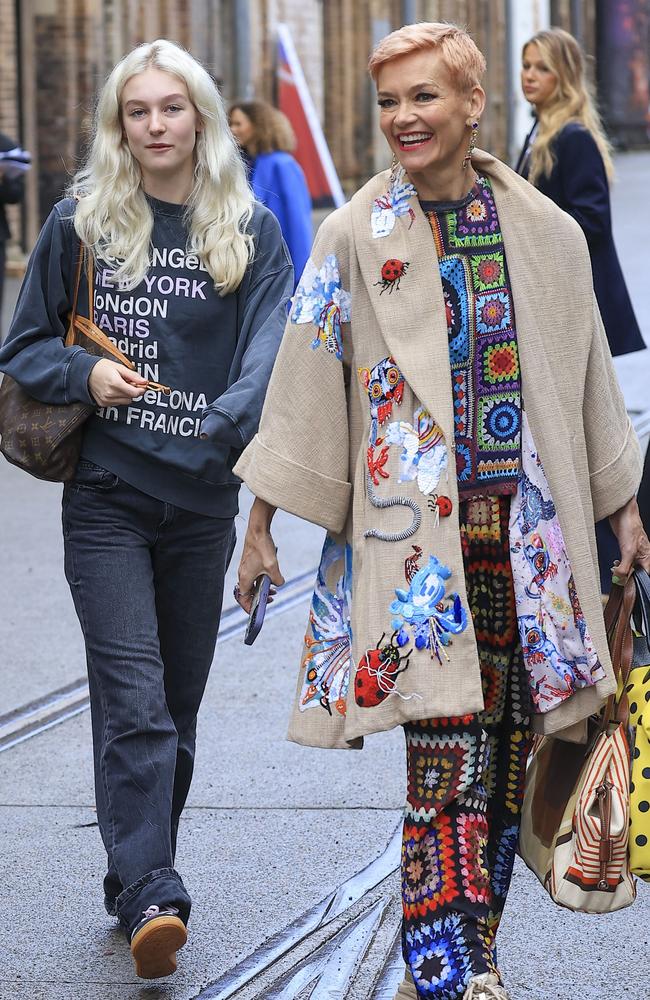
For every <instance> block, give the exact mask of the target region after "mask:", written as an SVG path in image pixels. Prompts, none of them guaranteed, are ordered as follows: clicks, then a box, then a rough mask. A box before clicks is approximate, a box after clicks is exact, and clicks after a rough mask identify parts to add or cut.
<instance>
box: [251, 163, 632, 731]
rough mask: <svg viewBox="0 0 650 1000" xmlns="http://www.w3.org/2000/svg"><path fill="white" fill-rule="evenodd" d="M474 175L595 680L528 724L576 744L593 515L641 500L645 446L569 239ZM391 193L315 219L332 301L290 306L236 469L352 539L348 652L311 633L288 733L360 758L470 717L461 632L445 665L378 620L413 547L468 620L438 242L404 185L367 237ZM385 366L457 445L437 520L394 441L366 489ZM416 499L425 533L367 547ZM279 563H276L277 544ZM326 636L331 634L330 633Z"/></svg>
mask: <svg viewBox="0 0 650 1000" xmlns="http://www.w3.org/2000/svg"><path fill="white" fill-rule="evenodd" d="M473 163H474V166H475V167H476V169H477V170H478V171H479V172H481V173H483V174H486V175H487V176H488V177H489V178H490V181H491V184H492V189H493V193H494V199H495V203H496V207H497V211H498V216H499V221H500V226H501V231H502V234H503V241H504V246H505V252H506V258H507V264H508V270H509V277H510V285H511V291H512V296H513V301H514V313H515V317H516V329H517V337H518V345H519V356H520V363H521V378H522V401H523V405H524V406H525V410H526V415H527V419H528V423H529V425H530V430H531V432H532V436H533V439H534V442H535V445H536V447H537V450H538V452H539V456H540V458H541V460H542V463H543V470H544V472H545V475H546V480H547V483H548V486H549V488H550V492H551V495H552V500H553V503H554V504H555V509H556V511H557V516H558V518H559V523H560V525H561V529H562V534H563V535H564V541H565V545H566V551H567V554H568V559H569V562H570V567H571V570H572V572H573V578H574V580H575V587H576V590H577V594H578V597H579V601H580V604H581V607H582V611H583V613H584V618H585V620H586V622H587V624H588V627H589V630H590V633H591V637H592V639H593V644H594V646H595V648H596V651H597V654H598V657H599V658H600V661H601V663H602V665H603V667H604V669H605V673H606V677H605V679H603V680H600V681H599V682H598V683H597V684H595V685H594V686H591V687H585V688H582V689H580V690H578V691H576V692H575V693H573V694H572V695H571V697H569V698H568V699H567V700H565V701H563V702H562V703H561V704H560V705H559V706H558V707H556V708H554V709H553V710H552V711H549V712H547V713H545V714H541V715H536V716H535V725H536V728H537V729H538V730H540V731H545V732H556V731H559V730H563V731H564V734H565V735H567V736H568V738H570V736H569V734H570V733H571V730H570V729H568V728H567V727H574V729H573V738H579V736H578V732H579V730H580V729H581V728H582V727H581V726H578V727H576V726H575V724H576V723H580V722H581V721H582V720H584V719H586V718H587V717H588V716H589V715H590V714H591V713H592V712H594V711H595V710H596V709H597V708H598V707H599V705H600V704H601V703H602V701H603V700H604V699H605V697H606V696H607V695H609V694H610V693H611V692H612V691H613V690H614V684H613V674H612V669H611V662H610V660H609V655H608V651H607V642H606V638H605V632H604V626H603V618H602V611H601V601H600V594H599V583H598V573H597V562H596V546H595V537H594V528H593V525H594V520H598V519H601V518H603V517H605V516H607V515H609V514H610V513H612V512H613V511H615V510H617V509H618V508H620V507H621V506H622V505H623V504H624V503H625V502H626V501H627V500H629V498H630V497H631V496H632V495H633V494H634V493H635V492H636V490H637V488H638V484H639V481H640V476H641V459H640V453H639V448H638V443H637V440H636V436H635V433H634V430H633V429H632V427H631V424H630V421H629V419H628V417H627V414H626V410H625V405H624V401H623V397H622V394H621V391H620V388H619V386H618V383H617V380H616V376H615V373H614V369H613V366H612V362H611V358H610V354H609V350H608V347H607V341H606V338H605V334H604V331H603V326H602V323H601V320H600V316H599V314H598V309H597V306H596V302H595V298H594V294H593V290H592V277H591V269H590V263H589V254H588V251H587V246H586V243H585V239H584V237H583V234H582V232H581V230H580V229H579V227H578V226H577V224H576V223H575V222H574V221H573V219H571V218H570V217H569V216H568V215H566V214H564V213H563V212H561V211H560V210H559V209H558V208H557V207H556V206H555V205H554V204H553V203H552V202H551V201H550V200H548V199H547V198H546V197H544V196H543V195H541V194H540V193H539V192H538V191H537V190H535V188H533V187H532V186H531V185H530V184H528V183H527V182H526V181H524V180H522V179H521V178H520V177H518V176H517V175H516V174H515V173H514V172H513V171H512V170H510V169H509V168H508V167H506V166H504V164H502V163H501V162H499V161H498V160H496V159H495V158H494V157H492V156H490V155H489V154H487V153H484V152H481V151H478V150H477V151H476V153H475V156H474V158H473ZM388 186H389V174H388V173H387V172H385V173H382V174H379V175H377V176H376V177H374V178H373V179H372V180H371V181H370V182H369V183H368V184H366V185H365V187H363V188H362V189H361V190H360V191H359V192H358V193H357V194H356V195H355V196H354V197H353V198H352V200H351V202H350V203H348V204H347V205H345V206H344V207H342V208H341V209H339V210H338V211H336V212H334V213H333V214H332V215H331V216H329V217H328V218H327V219H326V220H325V222H324V223H323V225H322V226H321V228H320V230H319V232H318V235H317V239H316V241H315V244H314V248H313V251H312V261H313V274H314V275H316V278H315V279H314V281H312V282H311V284H312V286H313V287H314V289H317V287H318V282H319V280H320V281H321V284H322V283H323V281H325V282H326V283H327V281H329V285H328V288H329V289H330V291H331V288H332V287H334V288H335V291H334V293H333V294H331V295H330V301H329V302H326V303H325V307H324V308H321V307H322V306H323V301H322V300H321V301H318V297H317V295H316V292H314V299H313V301H312V300H309V296H307V299H308V300H309V301H307V302H306V306H305V308H303V306H304V305H305V303H302V304H301V302H297V303H296V302H294V308H293V310H292V314H291V317H290V321H289V323H288V325H287V329H286V332H285V335H284V339H283V343H282V346H281V349H280V353H279V355H278V358H277V361H276V364H275V368H274V371H273V375H272V378H271V382H270V386H269V390H268V395H267V397H266V403H265V406H264V411H263V415H262V420H261V425H260V429H259V433H258V434H257V436H256V438H255V439H254V440H253V442H252V443H251V444H250V445H249V446H248V448H247V449H246V451H245V452H244V453H243V455H242V457H241V458H240V460H239V462H238V464H237V465H236V467H235V472H236V473H237V474H238V475H239V476H241V478H242V479H243V480H244V481H245V482H246V484H247V485H248V486H249V488H250V489H251V490H252V492H253V493H254V494H256V495H257V496H259V497H262V498H264V499H265V500H267V501H268V502H269V503H271V504H273V505H275V506H277V507H280V508H282V509H284V510H287V511H290V512H292V513H294V514H297V515H298V516H299V517H303V518H306V519H307V520H310V521H313V522H314V523H316V524H319V525H322V526H324V527H325V528H326V529H328V532H329V533H330V534H331V535H332V536H333V538H334V541H335V542H336V543H339V544H340V545H341V546H343V545H345V542H346V541H347V542H348V543H349V544H350V546H351V552H350V551H349V554H350V555H351V561H352V580H353V583H352V585H351V588H352V595H351V596H352V600H351V623H350V624H351V635H352V642H351V650H350V648H349V645H347V646H346V642H345V640H344V637H342V636H340V635H339V636H337V635H336V634H332V635H330V636H328V637H326V638H325V639H323V638H322V637H323V632H322V630H321V632H320V633H319V634H320V637H321V641H320V643H318V642H316V640H315V639H314V634H313V630H312V632H311V636H312V637H311V640H308V642H307V646H306V647H305V651H304V656H303V663H302V665H301V668H300V675H299V679H298V693H297V698H296V703H295V706H294V710H293V716H292V721H291V725H290V732H289V737H290V738H291V739H293V740H295V741H297V742H300V743H304V744H307V745H314V746H325V747H350V746H360V745H361V738H362V737H363V736H364V735H367V734H370V733H373V732H378V731H381V730H384V729H388V728H392V727H393V726H396V725H398V724H401V723H403V722H405V721H406V720H412V719H419V718H429V717H438V716H450V715H462V714H465V713H469V712H474V711H478V710H480V709H481V708H482V707H483V698H482V692H481V679H480V671H479V664H478V657H477V650H476V641H475V636H474V632H473V628H472V623H471V620H469V621H468V623H467V626H466V627H465V628H464V630H463V631H462V632H460V634H456V635H454V636H453V637H452V642H451V644H449V645H447V646H446V647H445V649H444V652H443V656H442V657H432V654H431V652H430V651H429V650H427V649H416V648H415V647H414V646H412V645H409V648H408V650H399V651H398V650H397V648H396V646H395V644H394V642H393V640H392V639H391V636H392V634H393V631H394V629H393V624H391V619H392V617H393V616H392V615H391V612H390V610H389V608H390V605H391V603H392V602H394V601H395V591H396V588H398V587H401V588H404V587H408V583H406V582H405V563H406V561H407V560H408V558H409V557H410V556H412V554H413V551H414V550H413V545H414V544H417V546H419V548H420V549H421V550H422V553H423V556H422V558H423V559H424V560H425V561H426V560H427V558H429V557H430V556H435V557H436V558H437V559H438V560H439V561H440V563H442V564H444V565H445V566H447V567H448V568H449V569H450V570H451V576H450V578H449V580H448V581H447V582H446V583H447V585H448V586H447V596H449V595H450V594H451V593H452V592H453V593H457V594H458V597H459V599H460V604H461V606H462V607H463V608H466V607H467V596H466V592H465V581H464V575H463V559H462V553H461V545H460V535H459V530H458V493H457V484H456V479H455V474H453V470H454V469H455V462H454V456H453V454H452V451H453V442H454V420H453V400H452V391H451V379H450V366H449V353H448V337H447V324H446V314H445V307H444V301H443V292H442V284H441V279H440V276H439V270H438V266H437V260H436V256H435V246H434V242H433V239H432V234H431V229H430V226H429V223H428V220H427V219H426V217H425V215H424V214H423V212H422V210H421V209H420V206H419V204H418V200H417V197H416V196H415V194H414V192H411V196H410V198H409V200H408V203H407V205H406V206H402V208H401V210H400V212H399V213H394V214H393V216H391V218H390V219H389V223H392V227H391V225H384V224H383V222H381V220H380V225H379V227H378V231H379V232H380V233H381V235H377V236H375V235H373V231H371V213H372V211H373V207H374V208H375V212H377V205H378V202H377V199H380V202H379V205H382V204H388V203H387V202H386V192H387V190H388ZM407 209H408V210H407ZM409 210H410V211H409ZM388 214H389V216H390V212H389V213H388ZM384 221H385V220H384ZM332 255H333V256H332ZM389 260H393V261H397V262H398V263H399V262H403V263H408V268H406V269H403V270H402V269H399V270H401V277H400V281H399V288H397V287H394V288H392V289H385V288H384V287H383V286H382V284H381V275H382V267H383V266H384V265H385V264H386V262H387V261H389ZM310 266H311V265H308V268H309V267H310ZM395 273H396V272H394V270H393V274H392V276H393V277H394V275H395ZM330 279H331V280H330ZM302 284H303V286H305V279H304V278H303V282H302ZM309 285H310V281H309V280H307V282H306V287H309ZM348 293H350V295H348ZM350 296H351V298H350ZM314 305H315V306H316V307H315V308H314V310H313V318H312V319H311V320H310V318H309V309H310V308H311V307H312V306H314ZM307 307H308V308H307ZM339 322H340V323H341V326H340V331H339V329H338V327H337V324H338V323H339ZM339 343H340V344H342V350H340V351H339V347H338V345H339ZM339 353H340V354H342V357H341V358H339V357H338V356H337V354H339ZM382 359H391V360H392V361H393V362H394V363H395V365H396V367H397V368H398V369H399V371H400V372H401V373H402V375H403V377H404V384H403V389H402V398H401V400H397V399H393V401H392V404H391V405H390V406H389V411H390V413H391V419H393V420H395V419H397V420H400V419H404V420H407V421H411V420H413V414H414V411H415V409H416V408H417V407H419V406H423V407H425V408H426V410H428V411H429V413H430V414H431V415H432V416H433V418H434V420H435V422H436V423H437V424H438V425H439V427H440V429H441V430H442V432H443V434H444V441H445V442H446V444H447V446H448V447H449V448H450V452H449V471H450V473H451V474H450V475H449V476H448V481H447V482H445V489H444V493H445V494H446V495H447V496H448V497H449V499H450V500H451V502H452V512H451V515H450V516H448V517H445V518H440V519H438V518H436V517H435V516H434V513H433V512H432V510H430V505H428V504H427V503H426V497H423V496H422V494H421V492H419V490H418V484H417V482H415V481H408V482H400V481H399V479H398V473H399V469H398V465H399V457H400V456H399V448H396V447H391V448H390V454H389V457H388V460H387V463H386V466H385V471H386V472H387V473H388V474H389V480H387V481H385V480H383V479H382V478H380V479H379V481H378V486H377V487H376V488H373V486H372V485H370V486H369V483H368V467H367V451H368V444H369V434H370V435H371V434H372V427H371V408H370V406H369V396H368V391H367V385H366V383H367V381H368V375H367V373H368V372H369V371H371V370H372V369H373V367H374V366H376V365H377V363H378V362H380V361H382ZM364 370H365V371H366V376H365V383H364V376H363V372H364ZM372 492H374V493H375V494H376V496H379V497H380V498H385V497H388V496H395V495H397V494H399V495H401V496H402V497H403V498H404V500H405V502H408V501H411V502H412V503H411V506H405V505H400V506H391V507H389V508H388V507H387V508H385V509H384V508H382V507H381V506H378V505H377V504H376V502H375V503H373V502H372V499H371V496H370V495H369V494H370V493H372ZM413 504H415V505H417V507H418V509H419V511H420V515H421V524H420V525H419V527H417V530H416V531H415V533H413V534H411V535H410V537H408V538H406V539H405V540H403V541H385V540H383V539H381V538H377V537H366V535H365V532H367V531H368V530H369V529H378V530H379V531H380V532H383V533H386V532H389V533H390V532H395V533H399V532H401V531H403V530H404V529H405V528H408V527H409V525H411V526H412V525H413V524H415V521H416V519H415V518H414V516H413ZM279 556H280V560H281V557H282V553H281V552H280V553H279ZM326 571H327V567H325V570H324V572H326ZM348 581H349V578H348V577H346V581H345V582H342V584H341V586H339V588H338V598H339V599H340V600H339V602H338V604H337V605H336V608H338V611H337V610H336V609H334V610H333V609H332V607H329V605H327V604H325V605H323V604H322V602H321V605H320V610H321V612H322V611H325V619H328V613H327V609H328V607H329V610H330V612H331V613H330V614H329V619H328V620H329V622H330V624H331V622H332V621H333V620H334V619H335V618H336V615H337V614H338V615H339V617H340V614H341V611H340V608H341V606H342V605H343V604H345V601H343V600H342V598H343V597H344V596H345V595H344V594H343V593H342V591H344V590H345V589H346V588H347V587H348V585H349V582H348ZM332 586H333V585H332ZM348 596H349V595H348ZM445 606H450V601H447V602H446V604H445ZM321 624H323V623H322V621H321ZM325 626H326V628H327V627H328V621H327V620H326V621H325ZM332 631H333V633H336V632H337V629H336V627H333V630H332ZM338 631H339V632H341V631H342V629H341V628H339V629H338ZM309 634H310V632H309V629H308V635H309ZM324 649H327V651H328V653H329V654H331V657H333V659H331V662H332V663H333V664H334V666H333V668H332V674H331V677H332V678H333V690H332V698H331V703H330V704H328V705H326V706H325V708H326V710H324V708H323V707H322V705H319V704H318V699H316V700H314V699H313V698H312V699H311V700H310V697H309V691H310V690H311V689H310V688H309V686H308V683H307V681H308V678H307V677H306V672H307V671H309V669H310V668H311V667H313V665H314V661H313V655H314V652H316V653H318V652H319V651H320V652H322V651H323V650H324ZM407 653H408V660H407V657H406V654H407ZM444 654H446V657H448V659H447V658H446V657H445V655H444ZM439 659H441V661H442V662H439ZM362 667H363V668H364V671H365V672H364V684H366V682H368V680H369V677H370V675H372V679H373V680H374V681H375V682H378V683H379V687H383V689H384V690H383V694H382V696H381V700H380V701H379V703H377V704H372V705H368V704H366V705H363V704H358V703H357V700H356V699H355V697H354V691H355V675H356V676H360V675H359V673H358V672H359V671H360V670H361V668H362ZM269 670H271V671H272V670H273V664H272V663H271V664H270V665H269ZM346 670H347V671H348V673H347V679H346V676H345V671H346ZM380 675H381V676H380ZM337 678H338V680H337ZM306 692H307V693H306ZM312 693H313V691H312Z"/></svg>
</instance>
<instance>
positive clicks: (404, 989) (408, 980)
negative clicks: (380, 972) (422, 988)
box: [393, 969, 418, 1000]
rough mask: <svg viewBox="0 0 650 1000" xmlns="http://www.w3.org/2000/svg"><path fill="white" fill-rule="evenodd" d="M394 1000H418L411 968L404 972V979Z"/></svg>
mask: <svg viewBox="0 0 650 1000" xmlns="http://www.w3.org/2000/svg"><path fill="white" fill-rule="evenodd" d="M393 1000H418V994H417V990H416V989H415V983H414V982H413V976H412V975H411V972H410V970H409V969H406V971H405V972H404V979H403V980H402V982H401V983H400V984H399V989H398V991H397V993H396V994H395V996H394V998H393Z"/></svg>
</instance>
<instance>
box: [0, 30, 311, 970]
mask: <svg viewBox="0 0 650 1000" xmlns="http://www.w3.org/2000/svg"><path fill="white" fill-rule="evenodd" d="M70 195H71V197H68V198H64V199H63V200H62V201H60V202H58V203H57V204H56V205H55V206H54V209H53V210H52V212H51V214H50V216H49V218H48V219H47V221H46V222H45V225H44V227H43V229H42V231H41V233H40V236H39V238H38V241H37V244H36V246H35V248H34V251H33V253H32V256H31V258H30V262H29V266H28V269H27V273H26V276H25V281H24V283H23V286H22V289H21V292H20V296H19V298H18V303H17V306H16V311H15V314H14V318H13V322H12V325H11V328H10V330H9V334H8V337H7V341H6V343H5V344H4V345H3V348H2V350H0V371H4V372H7V373H8V374H9V375H10V376H11V377H12V378H14V379H15V380H16V381H17V382H18V383H19V384H20V385H22V386H23V387H24V388H25V389H26V391H27V392H28V393H29V394H30V395H31V396H33V397H34V398H35V399H38V400H40V401H41V402H43V403H49V404H52V405H56V404H67V403H75V402H78V403H85V404H87V405H89V406H94V407H96V409H95V411H94V412H93V413H92V415H91V416H90V417H89V419H88V421H87V423H86V424H85V425H84V426H85V433H84V439H83V444H82V449H81V458H80V461H79V463H78V465H77V469H76V472H75V474H74V476H73V478H72V479H71V480H70V481H69V482H66V484H65V486H64V490H63V535H64V552H65V573H66V577H67V580H68V583H69V585H70V590H71V592H72V597H73V601H74V604H75V608H76V611H77V615H78V617H79V621H80V624H81V628H82V631H83V634H84V640H85V646H86V659H87V666H88V679H89V687H90V709H91V717H92V730H93V749H94V766H95V796H96V802H97V820H98V824H99V829H100V833H101V836H102V840H103V842H104V846H105V848H106V854H107V871H106V876H105V878H104V905H105V907H106V910H107V912H108V913H109V914H110V915H112V916H116V917H118V918H119V920H120V922H121V924H122V926H123V928H124V931H125V933H126V937H127V940H128V941H129V943H130V948H131V953H132V955H133V960H134V963H135V971H136V974H137V975H138V976H140V977H142V978H143V979H156V978H159V977H161V976H167V975H169V974H170V973H172V972H174V970H175V968H176V952H177V950H178V949H179V948H180V947H182V946H183V944H184V943H185V940H186V937H187V933H186V924H187V920H188V917H189V913H190V906H191V900H190V895H189V893H188V891H187V888H186V887H185V885H184V883H183V880H182V878H181V876H180V874H179V873H178V872H177V871H176V869H175V866H174V862H175V855H176V842H177V837H178V831H179V820H180V817H181V813H182V810H183V807H184V805H185V801H186V799H187V794H188V792H189V788H190V783H191V780H192V771H193V767H194V754H195V743H196V719H197V713H198V710H199V705H200V703H201V699H202V696H203V692H204V689H205V685H206V682H207V679H208V673H209V671H210V667H211V664H212V660H213V656H214V651H215V644H216V640H217V632H218V628H219V617H220V614H221V605H222V598H223V587H224V575H225V572H226V568H227V566H228V562H229V560H230V558H231V556H232V552H233V547H234V544H235V527H234V518H235V515H236V514H237V497H238V492H239V487H240V485H241V483H240V480H239V479H238V478H237V477H236V476H235V475H234V473H233V471H232V469H233V464H234V462H235V460H236V458H237V457H238V455H239V454H240V452H241V451H242V449H243V448H244V447H245V446H246V445H247V444H248V442H249V441H250V440H251V439H252V438H253V436H254V435H255V432H256V429H257V424H258V421H259V417H260V412H261V408H262V403H263V401H264V396H265V393H266V387H267V383H268V380H269V377H270V374H271V369H272V367H273V362H274V360H275V355H276V353H277V350H278V347H279V344H280V340H281V338H282V333H283V329H284V324H285V319H286V307H287V303H288V299H289V296H290V294H291V289H292V287H293V270H292V267H291V262H290V260H289V256H288V253H287V250H286V247H285V245H284V243H283V241H282V236H281V233H280V227H279V225H278V222H277V220H276V219H275V218H274V216H273V215H272V213H271V212H269V211H268V209H266V208H264V206H263V205H260V204H259V203H256V202H255V201H254V199H253V196H252V193H251V190H250V187H249V186H248V183H247V180H246V173H245V170H244V166H243V164H242V161H241V156H240V155H239V150H238V148H237V144H236V143H235V141H234V139H233V136H232V133H231V132H230V129H229V127H228V119H227V116H226V111H225V108H224V106H223V102H222V99H221V96H220V94H219V92H218V90H217V88H216V86H215V84H214V83H213V81H212V79H211V78H210V76H209V74H208V73H207V72H206V70H205V69H204V68H203V67H202V66H201V65H200V64H199V63H198V62H197V61H196V60H195V59H193V58H192V56H190V54H189V53H188V52H186V51H185V50H184V49H182V48H181V47H180V46H178V45H176V44H175V43H173V42H170V41H166V40H164V39H163V40H158V41H155V42H151V43H149V44H145V45H141V46H139V47H138V48H136V49H134V50H133V51H132V52H131V53H129V54H128V55H127V56H125V57H124V59H122V60H121V61H120V62H119V63H118V64H117V66H116V67H115V69H114V70H113V72H112V73H111V75H110V76H109V78H108V80H107V82H106V84H105V85H104V88H103V90H102V93H101V96H100V98H99V102H98V106H97V115H96V123H95V129H94V138H93V142H92V146H91V149H90V153H89V158H88V162H87V163H86V166H85V167H84V168H82V169H81V170H80V171H79V172H78V173H77V175H76V176H75V178H74V180H73V182H72V185H71V189H70ZM82 242H83V244H84V245H85V246H86V247H88V248H91V250H92V254H93V258H94V275H95V277H94V280H93V281H92V284H91V287H90V288H88V287H87V283H86V281H85V280H83V281H82V282H81V285H80V287H79V301H80V304H81V308H80V312H81V313H82V314H83V315H86V316H88V315H89V316H90V319H91V320H94V322H95V324H96V326H97V327H99V329H100V330H101V331H103V333H104V334H105V335H106V336H107V337H109V338H110V339H111V340H112V341H113V342H114V344H115V345H116V346H117V347H118V348H119V350H120V351H121V352H122V354H123V355H125V357H126V359H130V360H131V361H132V362H133V363H134V366H135V370H132V369H131V368H130V367H127V366H126V365H124V364H119V363H118V362H116V361H112V360H109V359H108V358H101V359H100V358H98V357H95V356H94V355H92V354H89V353H87V352H86V351H85V350H84V348H83V347H81V346H79V345H75V346H73V347H66V346H65V343H64V335H65V331H66V324H67V317H68V314H69V312H70V308H71V304H72V299H73V297H74V288H75V273H76V266H75V265H76V261H77V259H78V256H79V252H80V246H81V243H82ZM162 382H164V383H166V387H167V388H166V392H165V393H162V392H161V391H160V390H161V389H163V388H165V387H163V386H162V385H161V384H160V383H162ZM84 891H85V890H84ZM56 905H58V906H59V908H61V907H63V904H62V903H60V901H59V902H58V903H57V904H56ZM61 913H62V920H63V921H65V913H64V908H63V909H61Z"/></svg>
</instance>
